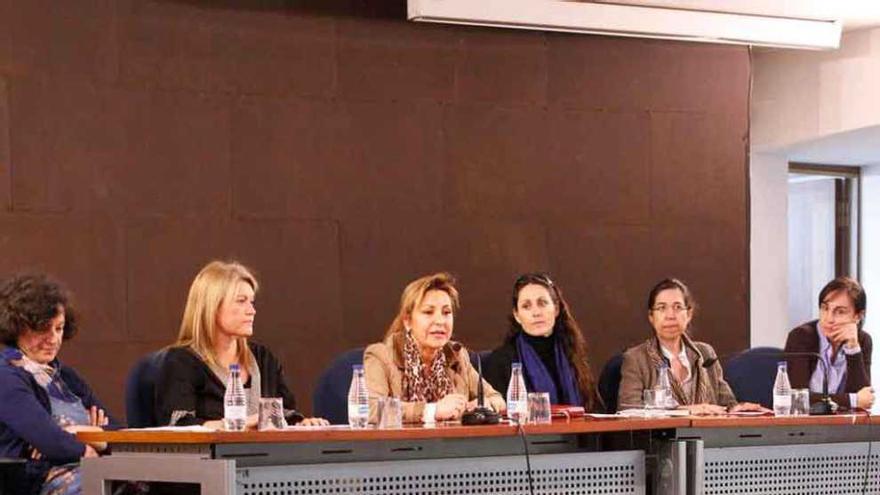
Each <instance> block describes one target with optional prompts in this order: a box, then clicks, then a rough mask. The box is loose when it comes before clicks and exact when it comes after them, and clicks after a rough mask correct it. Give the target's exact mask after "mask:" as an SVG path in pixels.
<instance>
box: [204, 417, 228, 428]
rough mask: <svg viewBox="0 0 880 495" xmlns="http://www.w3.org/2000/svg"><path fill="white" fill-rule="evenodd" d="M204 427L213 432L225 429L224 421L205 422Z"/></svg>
mask: <svg viewBox="0 0 880 495" xmlns="http://www.w3.org/2000/svg"><path fill="white" fill-rule="evenodd" d="M202 426H204V427H205V428H208V429H211V430H222V429H223V420H222V419H212V420H211V421H205V422H204V423H202Z"/></svg>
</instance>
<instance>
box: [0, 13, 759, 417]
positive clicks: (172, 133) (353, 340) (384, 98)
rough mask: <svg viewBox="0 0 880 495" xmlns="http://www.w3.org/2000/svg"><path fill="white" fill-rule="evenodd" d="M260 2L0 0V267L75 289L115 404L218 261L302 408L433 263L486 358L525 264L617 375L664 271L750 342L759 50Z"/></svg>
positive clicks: (72, 352) (726, 345) (717, 330)
mask: <svg viewBox="0 0 880 495" xmlns="http://www.w3.org/2000/svg"><path fill="white" fill-rule="evenodd" d="M254 3H255V2H244V1H224V2H211V1H208V0H205V1H189V2H185V1H178V2H173V1H146V0H77V1H70V2H57V1H53V0H0V275H2V276H5V275H7V274H9V273H12V272H14V271H21V270H28V269H35V270H45V271H48V272H50V273H52V274H54V275H56V276H57V277H59V278H61V279H63V280H64V281H66V282H67V284H68V285H69V286H70V287H71V289H73V291H74V292H75V294H76V296H77V301H78V303H79V306H80V309H81V313H82V315H83V318H84V320H85V324H84V328H83V331H82V333H81V334H80V335H79V336H78V337H77V338H76V339H75V340H73V341H71V342H70V343H68V344H66V346H65V349H63V350H62V354H61V357H62V359H64V360H66V361H67V362H69V363H71V364H73V365H74V366H76V367H77V368H78V369H79V370H81V372H82V373H83V374H84V375H85V376H86V377H87V379H88V380H89V381H90V383H92V384H93V385H94V387H95V388H96V389H97V390H98V392H99V394H100V396H102V397H103V398H104V400H105V401H106V402H108V403H109V404H110V405H111V406H112V409H113V411H114V412H116V413H117V414H120V415H121V414H122V412H123V411H122V397H123V382H124V378H125V374H126V373H127V371H128V368H129V367H130V365H131V364H132V363H133V362H134V360H135V359H137V358H138V357H139V356H141V355H143V354H144V353H146V352H149V351H151V350H153V349H156V348H158V347H160V346H162V345H164V344H167V343H169V342H170V341H172V340H173V339H174V337H175V335H176V331H177V326H178V323H179V318H180V315H181V312H182V309H183V303H184V298H185V294H186V290H187V288H188V285H189V282H190V281H191V279H192V277H193V276H194V274H195V273H196V272H197V270H198V269H199V268H200V267H201V266H202V265H203V264H204V263H205V262H207V261H208V260H210V259H213V258H235V259H238V260H240V261H242V262H244V263H246V264H248V265H250V266H252V267H253V268H255V269H256V271H257V273H258V276H259V278H260V280H261V283H262V291H261V293H260V294H259V295H258V303H259V309H258V316H257V325H256V336H257V338H258V339H259V340H260V341H263V342H264V343H266V344H268V345H269V346H270V347H271V348H272V349H273V350H274V351H275V352H276V353H277V354H278V355H279V356H280V357H281V359H282V360H283V362H284V363H285V365H286V370H287V374H288V377H289V379H290V381H291V382H292V386H293V388H294V389H295V391H296V393H297V395H298V397H299V398H300V401H301V403H302V405H303V406H304V409H306V410H307V411H308V410H310V409H311V389H312V385H313V383H314V380H315V378H316V377H317V375H318V374H319V372H320V371H321V369H322V368H323V367H324V366H325V364H326V363H327V362H328V361H329V360H330V359H331V358H332V357H333V356H334V355H335V354H337V353H339V352H341V351H343V350H346V349H348V348H351V347H355V346H362V345H365V344H367V343H369V342H371V341H375V340H378V339H379V338H380V337H381V335H382V333H383V332H384V329H385V327H386V325H387V324H388V323H389V322H390V320H391V317H392V316H393V313H394V311H395V309H396V305H397V301H398V298H399V294H400V291H401V290H402V288H403V286H404V285H405V284H406V283H407V282H408V281H409V280H411V279H413V278H415V277H417V276H419V275H422V274H425V273H428V272H433V271H437V270H450V271H452V272H454V273H455V274H456V275H457V276H458V277H459V281H460V288H461V292H462V300H463V309H462V311H461V313H460V315H459V317H458V320H457V323H456V327H455V331H456V334H457V335H456V337H457V338H458V339H460V340H462V341H464V342H465V343H467V344H469V345H470V346H472V347H475V348H478V349H485V348H489V347H491V346H494V345H495V344H496V343H498V342H499V341H500V339H501V338H502V336H503V334H504V333H505V331H506V315H507V312H508V311H509V301H508V298H509V297H510V296H509V290H510V286H511V285H512V282H513V279H514V278H515V276H516V274H517V273H519V272H522V271H526V270H550V271H551V272H552V273H553V275H554V278H555V279H556V281H557V282H558V284H559V285H560V286H561V287H562V288H564V290H565V293H566V295H567V297H568V299H569V301H570V303H571V305H572V306H573V309H574V312H575V314H576V316H577V318H578V320H579V321H580V323H581V324H582V326H583V328H584V329H585V330H586V332H587V339H588V341H589V343H590V345H591V347H592V356H593V360H594V368H595V369H596V371H597V372H598V369H599V367H600V366H601V363H603V362H604V361H605V360H606V359H607V358H608V357H609V356H611V355H612V354H613V353H615V352H617V351H619V350H621V349H623V348H624V347H626V346H628V345H631V344H634V343H637V342H638V341H640V340H641V339H643V338H644V337H645V336H646V335H647V334H648V328H649V327H648V325H647V322H646V321H645V316H646V312H645V309H644V305H645V301H644V299H645V297H646V294H647V292H648V289H649V287H650V286H651V285H652V284H653V283H654V282H655V281H656V280H658V279H659V278H661V277H663V276H666V275H675V276H678V277H681V278H683V279H684V280H686V281H687V282H688V283H690V284H691V285H692V288H693V289H694V290H695V293H696V296H697V298H698V301H699V302H700V304H701V308H700V311H699V315H698V317H697V320H696V325H697V328H698V330H697V336H698V337H699V338H701V339H704V340H708V341H710V342H711V343H713V344H714V345H715V346H716V348H717V349H718V351H719V352H720V353H727V352H731V351H734V350H737V349H740V348H744V347H747V345H748V335H749V333H748V321H749V320H748V302H747V301H748V298H747V293H748V228H747V227H748V193H747V155H746V146H747V139H748V88H749V77H750V76H749V55H748V51H747V49H745V48H742V47H728V46H711V45H697V44H687V43H674V42H663V41H648V40H632V39H615V38H603V37H596V36H575V35H565V34H547V33H534V32H519V31H506V30H494V29H480V28H467V27H451V26H434V25H420V24H412V23H407V22H406V21H405V20H404V17H405V16H404V12H405V4H404V3H402V2H400V1H392V2H372V3H371V2H365V1H357V2H349V1H343V0H339V1H337V2H334V3H332V4H330V3H328V2H320V1H316V2H291V1H287V2H283V1H275V2H263V3H262V4H261V6H260V7H259V8H254V7H243V5H246V4H254ZM300 4H302V5H300Z"/></svg>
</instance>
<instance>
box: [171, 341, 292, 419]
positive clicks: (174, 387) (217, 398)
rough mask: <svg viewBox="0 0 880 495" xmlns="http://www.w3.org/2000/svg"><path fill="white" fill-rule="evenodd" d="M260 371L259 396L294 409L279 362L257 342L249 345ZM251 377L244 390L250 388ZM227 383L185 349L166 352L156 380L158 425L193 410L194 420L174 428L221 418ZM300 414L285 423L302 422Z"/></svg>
mask: <svg viewBox="0 0 880 495" xmlns="http://www.w3.org/2000/svg"><path fill="white" fill-rule="evenodd" d="M248 347H250V349H251V352H252V353H253V354H254V358H255V359H256V362H257V366H258V367H259V368H260V395H262V396H263V397H281V399H282V400H283V402H284V409H290V410H295V409H296V399H295V398H294V397H293V393H292V392H291V391H290V389H288V388H287V384H286V383H285V382H284V372H283V371H282V369H281V363H279V362H278V359H276V358H275V356H274V355H273V354H272V353H271V352H269V349H268V348H266V347H265V346H263V345H260V344H257V343H256V342H248ZM250 380H251V379H250V378H248V383H245V387H250ZM225 393H226V384H225V383H223V382H221V381H220V379H218V378H217V376H216V375H215V374H214V372H213V371H211V368H209V367H208V365H207V364H205V362H204V361H202V359H201V358H199V357H198V356H197V355H196V354H195V353H193V352H192V351H191V350H190V349H189V348H187V347H172V348H170V349H168V352H167V354H166V355H165V359H164V360H163V361H162V367H161V368H160V369H159V377H158V378H157V379H156V402H155V404H156V418H157V419H158V420H159V424H164V425H167V424H168V423H169V422H170V420H171V415H172V413H173V412H174V411H195V417H193V416H186V417H184V418H182V419H181V420H179V421H178V422H177V425H180V426H187V425H199V424H203V423H204V422H205V421H211V420H217V419H223V396H224V394H225ZM302 419H303V415H302V414H300V413H298V412H294V413H291V414H288V416H287V421H288V422H289V423H290V424H295V423H298V422H300V421H302Z"/></svg>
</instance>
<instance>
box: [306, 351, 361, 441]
mask: <svg viewBox="0 0 880 495" xmlns="http://www.w3.org/2000/svg"><path fill="white" fill-rule="evenodd" d="M363 363H364V348H363V347H359V348H357V349H351V350H348V351H345V352H344V353H342V354H340V355H339V356H336V358H335V359H333V361H332V362H331V363H330V365H329V366H327V368H326V369H325V370H324V371H323V372H322V373H321V376H320V377H318V382H317V384H316V385H315V390H314V392H313V393H312V407H313V409H314V413H315V416H317V417H320V418H324V419H326V420H327V421H330V423H332V424H348V388H349V386H351V367H352V366H353V365H355V364H363Z"/></svg>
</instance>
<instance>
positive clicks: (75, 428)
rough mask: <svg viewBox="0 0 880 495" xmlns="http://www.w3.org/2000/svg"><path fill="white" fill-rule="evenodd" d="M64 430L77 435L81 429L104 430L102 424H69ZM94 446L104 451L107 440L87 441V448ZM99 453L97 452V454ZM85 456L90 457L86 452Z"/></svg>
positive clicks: (90, 430) (99, 450) (89, 430)
mask: <svg viewBox="0 0 880 495" xmlns="http://www.w3.org/2000/svg"><path fill="white" fill-rule="evenodd" d="M64 431H66V432H67V433H70V434H72V435H76V434H77V433H79V432H81V431H88V432H95V431H104V429H103V428H101V427H100V426H92V425H69V426H65V427H64ZM90 448H94V450H97V451H98V452H104V451H105V450H107V442H88V443H86V449H90ZM95 455H97V454H95ZM83 456H84V457H88V456H86V455H85V454H84V455H83Z"/></svg>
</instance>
